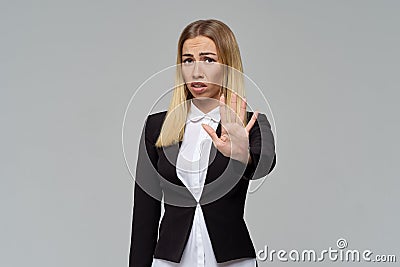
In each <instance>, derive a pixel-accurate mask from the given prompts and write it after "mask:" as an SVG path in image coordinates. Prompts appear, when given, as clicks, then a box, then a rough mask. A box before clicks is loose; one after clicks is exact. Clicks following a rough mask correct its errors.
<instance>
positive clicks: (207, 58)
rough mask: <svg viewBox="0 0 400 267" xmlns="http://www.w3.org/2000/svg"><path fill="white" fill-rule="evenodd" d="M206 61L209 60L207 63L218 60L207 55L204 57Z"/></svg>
mask: <svg viewBox="0 0 400 267" xmlns="http://www.w3.org/2000/svg"><path fill="white" fill-rule="evenodd" d="M204 61H205V62H207V61H208V62H207V63H213V62H216V60H215V59H213V58H210V57H206V58H204Z"/></svg>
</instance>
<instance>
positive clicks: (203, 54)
mask: <svg viewBox="0 0 400 267" xmlns="http://www.w3.org/2000/svg"><path fill="white" fill-rule="evenodd" d="M207 55H214V56H216V55H217V54H215V53H213V52H200V53H199V56H207ZM182 56H183V57H193V55H192V54H183V55H182Z"/></svg>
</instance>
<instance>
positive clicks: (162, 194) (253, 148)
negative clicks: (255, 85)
mask: <svg viewBox="0 0 400 267" xmlns="http://www.w3.org/2000/svg"><path fill="white" fill-rule="evenodd" d="M241 73H242V61H241V57H240V52H239V47H238V45H237V42H236V39H235V36H234V34H233V33H232V31H231V30H230V29H229V27H228V26H227V25H225V24H224V23H222V22H221V21H218V20H214V19H209V20H198V21H195V22H192V23H191V24H189V25H188V26H186V28H185V29H184V30H183V32H182V34H181V36H180V39H179V42H178V54H177V72H176V81H175V84H176V86H175V88H174V92H173V97H172V100H171V103H170V106H169V108H168V111H164V112H158V113H155V114H151V115H149V116H148V117H147V119H146V123H145V126H144V129H143V132H142V136H141V141H140V145H139V155H138V161H137V166H136V179H135V188H134V206H133V219H132V236H131V248H130V257H129V266H131V267H132V266H134V267H144V266H146V267H149V266H154V267H156V266H157V267H171V266H185V267H197V266H208V267H211V266H213V267H217V266H218V267H220V266H226V267H228V266H229V267H239V266H241V267H250V266H251V267H254V266H257V261H256V254H255V249H254V246H253V244H252V241H251V239H250V235H249V232H248V229H247V227H246V223H245V221H244V219H243V213H244V205H245V200H246V193H247V189H248V185H249V180H250V179H258V178H262V177H264V176H265V175H267V174H268V173H269V172H270V171H271V170H272V169H273V168H274V166H275V163H276V154H275V145H274V138H273V134H272V132H271V126H270V123H269V122H268V120H267V117H266V116H265V115H264V114H262V113H259V114H258V112H254V113H253V112H247V111H246V106H247V104H246V100H245V98H244V86H243V84H244V83H243V76H242V75H241ZM162 198H164V209H165V213H164V216H163V218H162V220H161V224H160V228H159V230H158V226H159V219H160V216H161V199H162ZM158 234H159V235H158ZM157 236H158V240H157Z"/></svg>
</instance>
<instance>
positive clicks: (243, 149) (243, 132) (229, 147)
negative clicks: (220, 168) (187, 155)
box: [201, 92, 258, 164]
mask: <svg viewBox="0 0 400 267" xmlns="http://www.w3.org/2000/svg"><path fill="white" fill-rule="evenodd" d="M236 103H237V94H236V92H233V93H232V97H231V105H230V107H227V106H226V105H225V97H224V95H223V94H222V95H221V97H220V104H219V112H220V115H221V126H222V127H221V137H218V135H217V133H216V132H215V130H214V129H213V128H212V127H211V126H209V125H207V124H201V125H202V126H203V128H204V130H205V131H206V132H207V133H208V135H209V136H210V137H211V139H212V141H213V144H214V146H215V147H216V148H217V149H218V150H219V151H220V152H221V153H222V154H223V155H224V156H225V157H231V158H232V159H235V160H238V161H241V162H243V163H245V164H247V163H250V162H251V156H250V153H249V149H248V148H249V133H250V129H251V128H252V127H253V125H254V123H255V121H256V119H257V115H258V111H255V112H254V114H253V116H252V117H251V119H250V121H249V122H248V123H247V125H246V127H244V118H245V116H247V113H246V106H247V102H246V99H243V101H242V104H241V107H240V113H239V116H238V115H237V111H236ZM228 113H230V116H231V121H229V122H228V115H227V114H228Z"/></svg>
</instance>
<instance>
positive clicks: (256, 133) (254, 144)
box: [232, 113, 276, 180]
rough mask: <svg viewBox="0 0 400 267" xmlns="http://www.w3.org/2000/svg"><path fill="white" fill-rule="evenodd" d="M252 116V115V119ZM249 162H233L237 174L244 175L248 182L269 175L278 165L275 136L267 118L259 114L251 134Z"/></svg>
mask: <svg viewBox="0 0 400 267" xmlns="http://www.w3.org/2000/svg"><path fill="white" fill-rule="evenodd" d="M251 115H252V114H250V117H251ZM249 147H250V149H249V152H250V158H251V160H249V162H248V163H247V165H246V164H244V163H242V162H240V161H237V160H234V159H232V160H233V167H234V168H235V170H236V172H240V173H243V171H244V173H243V178H244V179H246V180H250V179H252V180H255V179H259V178H262V177H265V176H266V175H268V174H269V173H270V172H271V171H272V169H273V168H274V167H275V164H276V153H275V143H274V136H273V133H272V131H271V125H270V123H269V121H268V119H267V116H266V115H265V114H263V113H259V114H258V116H257V120H256V122H255V123H254V125H253V127H252V128H251V130H250V133H249Z"/></svg>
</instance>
